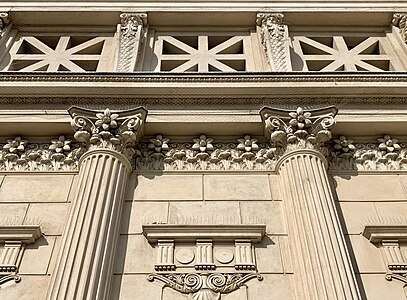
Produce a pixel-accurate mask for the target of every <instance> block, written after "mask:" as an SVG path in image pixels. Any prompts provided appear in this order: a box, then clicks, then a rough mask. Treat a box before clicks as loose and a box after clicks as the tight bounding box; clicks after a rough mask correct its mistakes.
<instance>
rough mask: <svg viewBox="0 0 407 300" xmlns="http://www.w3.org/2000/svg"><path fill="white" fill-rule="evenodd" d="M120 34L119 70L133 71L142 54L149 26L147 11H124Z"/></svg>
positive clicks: (121, 17) (119, 28)
mask: <svg viewBox="0 0 407 300" xmlns="http://www.w3.org/2000/svg"><path fill="white" fill-rule="evenodd" d="M120 19H121V24H120V25H119V26H118V31H119V32H120V34H119V60H118V64H117V71H119V72H133V71H134V70H135V67H136V63H137V61H138V59H139V56H140V50H141V45H142V43H143V41H144V39H145V27H146V26H147V14H146V13H122V14H121V15H120Z"/></svg>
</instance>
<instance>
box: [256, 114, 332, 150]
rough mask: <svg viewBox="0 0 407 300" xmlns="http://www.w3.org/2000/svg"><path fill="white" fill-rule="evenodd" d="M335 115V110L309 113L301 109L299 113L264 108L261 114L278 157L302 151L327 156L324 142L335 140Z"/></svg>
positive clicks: (267, 134) (267, 135)
mask: <svg viewBox="0 0 407 300" xmlns="http://www.w3.org/2000/svg"><path fill="white" fill-rule="evenodd" d="M336 113H337V109H336V108H335V107H329V108H324V109H318V110H310V111H304V110H303V109H302V108H301V107H298V108H297V110H296V111H287V110H281V109H272V108H268V107H264V108H263V109H262V110H261V111H260V114H261V117H262V119H263V122H264V125H265V132H266V137H267V138H268V139H269V140H270V142H271V146H272V148H271V151H273V152H274V154H275V155H276V156H282V155H284V154H285V153H288V152H291V151H294V150H299V149H310V150H316V151H319V152H321V153H322V154H323V155H325V156H326V155H327V154H328V149H327V147H326V144H325V143H326V142H327V141H329V140H330V139H331V137H332V135H331V129H332V128H333V126H334V125H335V120H334V117H335V115H336Z"/></svg>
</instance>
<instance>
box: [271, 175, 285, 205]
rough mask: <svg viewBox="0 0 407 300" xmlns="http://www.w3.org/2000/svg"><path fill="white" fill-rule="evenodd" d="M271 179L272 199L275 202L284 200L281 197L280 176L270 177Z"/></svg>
mask: <svg viewBox="0 0 407 300" xmlns="http://www.w3.org/2000/svg"><path fill="white" fill-rule="evenodd" d="M269 179H270V188H271V197H272V198H273V200H282V199H283V198H282V197H283V196H282V195H281V186H280V180H279V178H278V175H275V174H273V175H269Z"/></svg>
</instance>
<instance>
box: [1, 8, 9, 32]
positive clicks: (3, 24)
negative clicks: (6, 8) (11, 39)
mask: <svg viewBox="0 0 407 300" xmlns="http://www.w3.org/2000/svg"><path fill="white" fill-rule="evenodd" d="M8 24H10V15H9V13H8V12H0V35H1V33H2V31H3V30H4V28H5V27H6V26H7V25H8Z"/></svg>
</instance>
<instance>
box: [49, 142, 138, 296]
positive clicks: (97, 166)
mask: <svg viewBox="0 0 407 300" xmlns="http://www.w3.org/2000/svg"><path fill="white" fill-rule="evenodd" d="M130 170H131V167H130V163H129V162H128V160H127V159H126V158H125V157H124V156H123V155H121V154H119V153H116V152H114V151H111V150H106V149H97V150H92V151H89V152H87V153H86V154H85V155H84V156H83V157H82V159H81V167H80V172H79V180H78V190H77V193H76V196H75V199H74V201H73V203H72V206H73V207H72V209H71V213H70V217H69V220H68V223H67V224H66V230H65V233H64V238H63V241H62V245H61V249H62V250H61V252H60V256H59V258H58V265H57V268H56V270H55V276H54V277H53V283H52V290H51V294H50V296H49V298H48V299H58V300H59V299H72V300H73V299H81V300H82V299H83V300H85V299H88V300H95V299H108V295H109V287H110V281H111V278H112V273H113V259H114V256H115V255H114V252H115V249H116V243H117V239H118V234H119V225H120V219H121V218H120V216H121V212H122V206H123V199H124V195H125V191H126V187H127V182H128V178H129V173H130Z"/></svg>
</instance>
